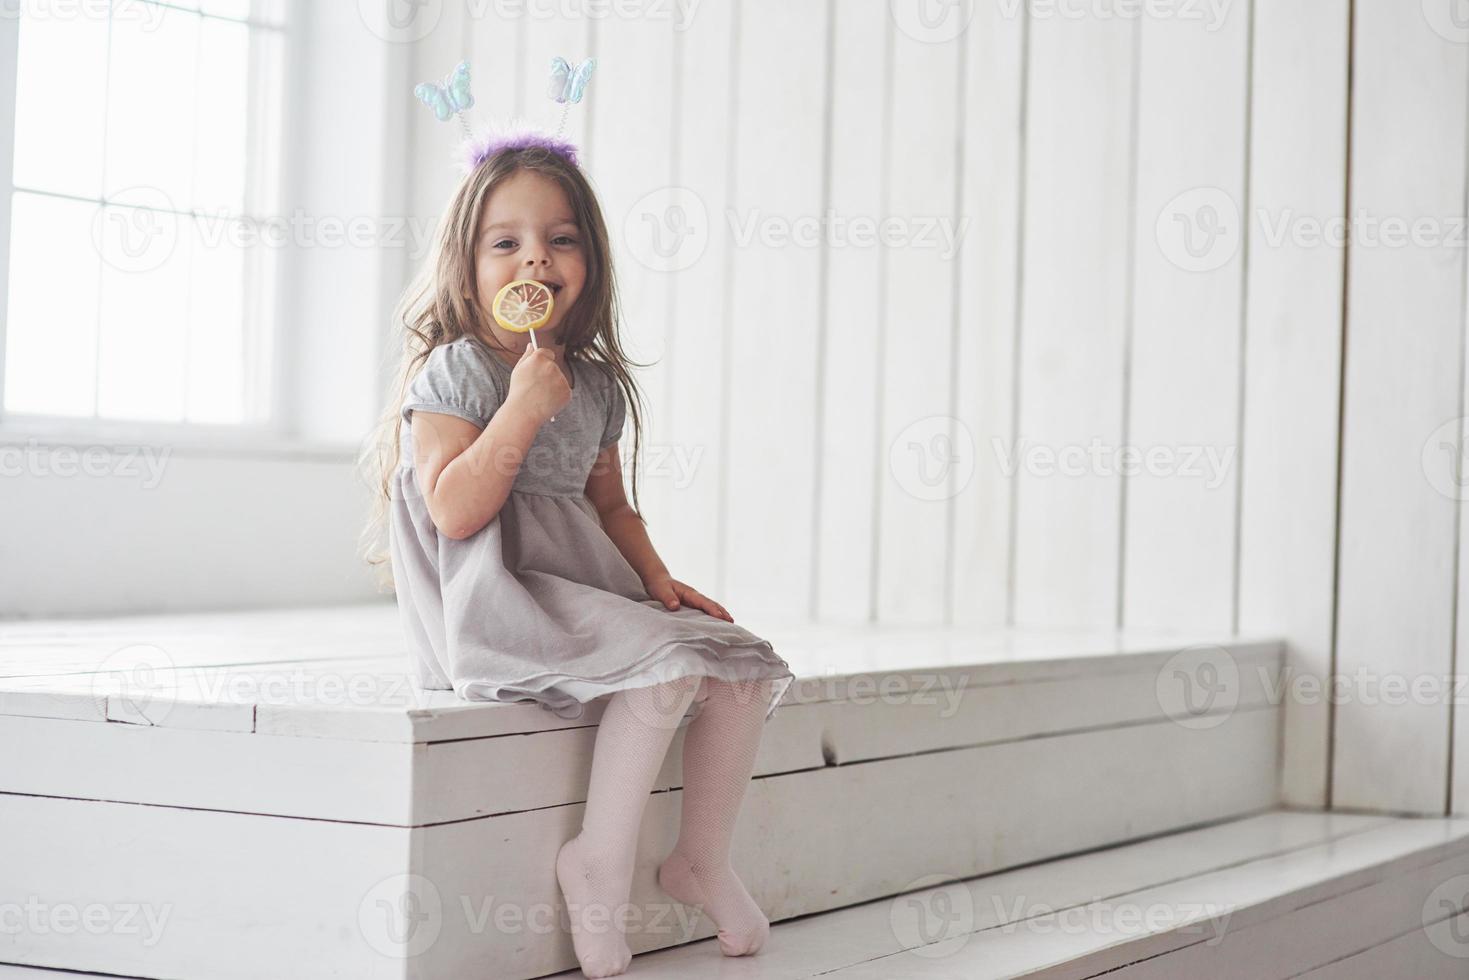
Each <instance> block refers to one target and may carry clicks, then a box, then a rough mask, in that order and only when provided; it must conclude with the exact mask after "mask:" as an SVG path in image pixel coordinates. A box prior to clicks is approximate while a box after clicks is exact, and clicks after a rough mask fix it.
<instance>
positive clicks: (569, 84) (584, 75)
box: [548, 55, 597, 105]
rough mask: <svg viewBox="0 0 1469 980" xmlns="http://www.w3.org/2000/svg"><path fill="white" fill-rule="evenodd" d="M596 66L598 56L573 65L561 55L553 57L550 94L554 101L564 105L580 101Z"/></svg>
mask: <svg viewBox="0 0 1469 980" xmlns="http://www.w3.org/2000/svg"><path fill="white" fill-rule="evenodd" d="M596 67H597V59H596V58H588V59H587V60H586V61H583V62H582V63H581V64H579V65H573V64H571V63H570V62H569V61H567V60H566V59H565V58H562V57H561V56H559V55H558V56H556V57H555V58H552V59H551V87H550V91H549V93H548V94H549V95H550V96H551V98H552V100H553V101H555V102H559V103H561V104H562V105H567V104H570V103H576V102H580V101H581V97H582V96H583V95H584V94H586V91H587V84H588V83H589V82H591V80H592V71H593V70H595V69H596Z"/></svg>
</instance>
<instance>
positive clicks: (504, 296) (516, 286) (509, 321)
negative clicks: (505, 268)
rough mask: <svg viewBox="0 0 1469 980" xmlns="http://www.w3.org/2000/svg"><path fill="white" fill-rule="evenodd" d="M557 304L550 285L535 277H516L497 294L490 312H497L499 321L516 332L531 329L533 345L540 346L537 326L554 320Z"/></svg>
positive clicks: (496, 315)
mask: <svg viewBox="0 0 1469 980" xmlns="http://www.w3.org/2000/svg"><path fill="white" fill-rule="evenodd" d="M555 306H556V300H555V299H554V298H553V297H552V296H551V290H550V288H549V287H547V286H545V285H543V284H542V283H539V282H536V281H535V280H534V279H516V280H514V281H512V282H507V283H506V284H505V285H504V286H503V287H502V288H501V289H500V291H499V292H498V293H496V294H495V302H494V303H493V304H492V305H491V307H490V312H491V313H493V314H494V316H495V322H496V323H498V324H499V325H500V326H502V327H504V328H505V329H506V330H514V331H515V332H516V333H525V332H527V331H529V332H530V345H531V346H532V347H539V346H540V345H539V344H537V343H536V328H537V327H544V326H545V325H546V324H547V323H549V322H550V320H551V311H552V310H553V309H554V308H555Z"/></svg>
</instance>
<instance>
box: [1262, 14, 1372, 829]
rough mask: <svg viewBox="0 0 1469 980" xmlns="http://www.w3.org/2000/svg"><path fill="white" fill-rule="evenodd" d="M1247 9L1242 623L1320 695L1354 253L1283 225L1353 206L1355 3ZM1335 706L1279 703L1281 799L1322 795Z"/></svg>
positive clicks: (1304, 801)
mask: <svg viewBox="0 0 1469 980" xmlns="http://www.w3.org/2000/svg"><path fill="white" fill-rule="evenodd" d="M1254 17H1255V31H1254V38H1255V44H1254V55H1253V58H1254V82H1253V93H1254V98H1253V101H1252V105H1251V126H1252V128H1253V133H1254V136H1253V148H1252V152H1251V158H1250V203H1251V209H1250V210H1251V214H1250V215H1247V216H1246V217H1247V220H1248V227H1249V234H1250V242H1249V269H1248V276H1249V282H1248V293H1249V298H1248V303H1247V306H1246V313H1245V319H1246V335H1245V336H1246V340H1245V391H1244V436H1243V447H1242V448H1243V453H1244V458H1243V460H1242V465H1243V470H1242V471H1241V474H1240V475H1241V488H1240V557H1239V626H1240V629H1242V630H1245V631H1250V632H1255V631H1262V630H1268V631H1270V632H1275V633H1280V634H1282V635H1284V636H1285V637H1286V638H1287V640H1288V647H1287V656H1288V661H1287V662H1288V664H1289V669H1290V672H1291V673H1292V674H1293V675H1294V676H1296V677H1300V678H1310V679H1311V680H1312V681H1313V682H1314V683H1317V684H1320V685H1321V687H1320V689H1321V690H1325V688H1326V683H1327V679H1328V678H1329V677H1330V675H1331V630H1332V622H1331V619H1332V600H1333V597H1334V592H1335V581H1334V575H1335V559H1336V468H1337V440H1338V437H1339V432H1340V430H1339V421H1340V417H1339V413H1338V408H1339V400H1340V393H1341V392H1340V389H1341V316H1342V302H1341V301H1342V276H1343V273H1344V271H1345V253H1344V251H1343V250H1342V249H1340V248H1333V247H1329V246H1327V245H1326V244H1325V243H1322V242H1318V243H1316V244H1314V245H1310V244H1305V243H1297V242H1294V241H1292V240H1291V239H1290V238H1289V237H1280V236H1278V235H1277V234H1276V229H1279V228H1280V227H1281V222H1282V221H1283V220H1284V219H1285V217H1286V216H1287V215H1296V214H1303V215H1313V216H1314V215H1319V216H1320V217H1321V219H1322V220H1323V221H1326V220H1338V221H1339V220H1341V217H1342V214H1343V213H1344V212H1343V208H1344V206H1345V194H1346V106H1347V92H1346V78H1347V8H1346V7H1344V6H1343V5H1342V4H1341V3H1339V2H1337V0H1310V2H1305V3H1293V4H1258V5H1256V7H1255V11H1254ZM1283 147H1290V150H1289V151H1288V152H1286V151H1284V150H1283V149H1282V148H1283ZM1255 216H1259V217H1258V219H1257V218H1256V217H1255ZM1266 217H1268V219H1269V224H1268V227H1267V223H1266V220H1265V219H1266ZM1267 232H1268V234H1267ZM1328 716H1329V711H1328V708H1327V705H1326V701H1325V699H1319V700H1317V701H1316V702H1314V703H1308V702H1306V701H1304V700H1302V699H1299V698H1291V699H1289V700H1287V701H1286V704H1285V741H1284V747H1283V753H1284V754H1283V758H1282V761H1281V786H1282V793H1283V795H1284V800H1285V802H1286V803H1288V804H1291V805H1294V806H1325V805H1326V780H1327V768H1328V762H1327V751H1328V748H1327V746H1328V741H1329V726H1330V721H1329V717H1328Z"/></svg>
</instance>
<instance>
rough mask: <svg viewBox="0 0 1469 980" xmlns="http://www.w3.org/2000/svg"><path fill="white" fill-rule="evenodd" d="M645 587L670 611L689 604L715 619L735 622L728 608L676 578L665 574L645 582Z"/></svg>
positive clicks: (649, 593) (650, 594)
mask: <svg viewBox="0 0 1469 980" xmlns="http://www.w3.org/2000/svg"><path fill="white" fill-rule="evenodd" d="M643 587H644V588H645V589H647V590H648V595H649V596H651V597H653V598H654V599H657V600H658V601H659V602H661V603H663V606H664V608H665V609H668V610H670V611H672V610H675V609H678V608H679V607H680V606H681V605H688V606H693V607H694V608H695V609H702V610H703V611H704V612H706V613H708V614H709V615H711V616H713V617H714V618H715V619H722V620H724V621H725V622H727V623H733V622H734V617H733V616H731V615H730V614H729V611H728V610H727V609H725V608H724V607H723V606H721V605H720V604H719V603H717V602H715V601H714V600H713V599H711V598H709V597H708V596H706V595H704V594H703V593H702V592H700V591H699V590H698V589H696V588H694V587H693V586H691V585H685V584H684V583H682V582H680V581H679V580H678V579H676V578H672V577H670V576H667V575H664V576H661V577H659V578H655V579H650V580H648V581H647V582H644V583H643Z"/></svg>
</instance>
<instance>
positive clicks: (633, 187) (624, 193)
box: [587, 16, 714, 589]
mask: <svg viewBox="0 0 1469 980" xmlns="http://www.w3.org/2000/svg"><path fill="white" fill-rule="evenodd" d="M675 43H676V41H675V35H674V32H673V24H672V23H671V22H670V21H669V20H667V19H663V18H651V17H625V16H611V17H605V18H603V19H601V20H599V21H598V22H597V60H598V65H599V66H600V67H599V69H598V72H599V74H598V75H597V76H596V78H595V80H594V81H593V82H592V86H593V87H592V94H591V96H589V97H588V100H587V103H588V111H589V113H590V120H591V123H592V134H591V142H592V145H593V146H595V147H596V156H595V165H594V166H592V167H591V168H590V171H591V178H592V180H593V182H594V186H595V187H596V189H597V194H598V197H599V198H600V200H601V205H602V213H603V215H604V218H605V220H606V223H607V235H608V238H609V239H610V241H611V245H612V262H613V269H614V270H615V274H616V282H617V291H618V302H619V304H620V306H619V312H620V315H621V322H620V324H619V326H620V331H619V336H620V339H621V343H622V345H623V348H624V350H625V351H626V352H627V355H628V356H629V357H630V358H631V359H632V360H633V361H636V362H638V363H640V364H647V365H649V366H648V367H646V368H635V369H634V376H635V377H636V379H637V382H638V385H639V387H640V388H641V389H642V393H643V395H644V397H645V399H646V401H645V404H644V405H643V408H644V412H643V415H642V427H643V431H642V444H641V452H642V456H641V457H640V458H639V460H638V464H639V465H638V484H639V487H638V497H639V500H638V504H639V507H640V508H641V513H643V514H644V515H645V516H646V517H647V518H648V520H649V521H651V522H652V523H653V527H654V528H662V527H666V526H667V522H668V518H669V516H670V515H671V513H672V512H673V510H674V509H676V508H678V507H680V506H682V503H681V500H680V498H681V496H682V494H681V487H680V481H681V479H682V471H681V469H680V468H677V467H673V466H669V465H667V464H668V463H669V462H670V461H671V459H670V456H671V453H672V452H676V451H677V450H678V449H679V448H680V447H679V446H678V444H677V443H675V442H673V441H672V439H671V438H670V434H669V429H668V424H667V423H668V420H669V418H670V417H671V416H672V415H673V414H675V413H676V412H677V411H678V407H677V406H675V405H672V404H670V401H669V377H670V374H671V372H672V371H674V370H675V368H674V366H673V364H672V363H671V361H670V360H669V358H668V354H669V350H670V346H671V344H672V343H673V341H672V338H673V336H674V335H675V334H676V333H678V331H679V325H678V324H675V323H673V322H672V320H671V318H670V298H671V296H670V290H671V288H672V286H673V279H672V275H673V274H672V273H671V272H669V271H667V270H666V268H665V267H664V265H663V263H662V262H660V261H659V260H658V257H657V255H656V253H655V252H651V251H650V247H649V246H650V243H651V234H652V227H650V225H649V220H650V219H651V220H652V221H654V222H657V221H659V220H660V219H662V218H663V217H664V215H663V214H662V213H661V212H660V213H654V214H650V213H649V211H648V206H649V202H650V201H651V202H660V201H666V200H667V199H668V196H669V195H670V193H671V191H670V188H671V186H672V181H673V157H674V141H675V138H676V133H675V131H674V130H673V118H674V111H675V108H676V104H677V98H676V96H675V90H676V88H677V83H676V79H675V77H674V72H675V55H674V46H675ZM645 236H647V237H645ZM695 351H696V352H697V348H695ZM687 367H688V369H690V370H693V371H695V372H697V373H700V374H707V373H708V370H709V367H710V364H709V362H708V360H707V359H704V358H699V357H697V356H695V357H691V358H690V359H689V361H688V364H687ZM633 410H634V406H632V405H629V406H628V423H627V428H626V430H625V431H626V433H627V434H626V436H624V438H623V440H622V444H621V446H620V447H619V453H620V456H621V459H622V461H623V463H624V467H623V472H624V474H625V479H627V480H630V479H631V478H632V462H633V452H634V448H635V445H634V438H633ZM631 493H632V491H631V488H630V487H629V490H628V494H629V499H631ZM653 540H654V543H655V545H661V544H662V543H663V542H664V541H671V540H672V539H671V537H670V535H668V534H666V533H660V534H657V535H656V536H654V537H653ZM713 543H714V535H713V533H712V528H705V529H704V532H703V535H702V537H695V538H693V539H692V540H691V541H688V542H686V543H685V544H686V548H685V552H687V551H688V550H692V549H693V548H697V547H703V548H705V549H708V548H711V547H712V546H713ZM661 557H662V558H663V560H664V563H665V564H667V565H668V566H669V570H670V571H671V572H672V574H673V575H674V576H675V577H677V578H679V579H680V580H683V579H684V578H685V577H686V576H687V574H688V573H687V572H685V571H683V570H682V566H680V565H677V564H674V563H673V562H674V561H675V559H674V558H673V557H672V555H670V554H663V555H662V556H661ZM705 584H706V585H707V582H706V583H705ZM694 585H695V587H696V588H700V589H702V588H704V585H701V584H699V583H698V582H697V581H696V582H695V583H694ZM711 587H712V586H711Z"/></svg>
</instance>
